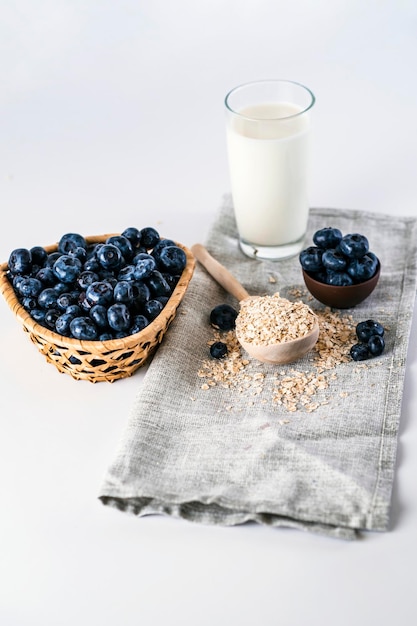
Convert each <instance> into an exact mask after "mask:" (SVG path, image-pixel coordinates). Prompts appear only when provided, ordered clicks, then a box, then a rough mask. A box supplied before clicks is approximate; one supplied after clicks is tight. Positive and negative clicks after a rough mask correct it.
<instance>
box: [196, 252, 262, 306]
mask: <svg viewBox="0 0 417 626" xmlns="http://www.w3.org/2000/svg"><path fill="white" fill-rule="evenodd" d="M191 252H192V253H193V255H194V256H195V258H196V259H197V261H199V262H200V263H201V265H203V266H204V267H205V268H206V270H207V271H208V273H209V274H210V275H211V276H212V277H213V278H214V280H215V281H217V282H218V283H219V285H221V286H222V287H223V288H224V289H226V291H227V292H228V293H230V294H231V295H232V296H234V297H235V298H236V299H237V300H238V301H239V302H240V301H241V300H244V299H245V298H249V297H250V296H249V294H248V292H247V291H246V289H245V288H244V287H243V285H241V284H240V282H239V281H238V280H237V279H236V278H235V277H234V276H233V275H232V274H231V273H230V272H229V270H227V269H226V268H225V267H224V266H223V265H222V264H221V263H219V262H218V261H216V259H215V258H213V257H212V256H211V254H210V253H209V252H208V251H207V250H206V248H205V247H204V246H203V245H201V243H196V244H194V245H193V246H191Z"/></svg>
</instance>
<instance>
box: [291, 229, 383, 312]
mask: <svg viewBox="0 0 417 626" xmlns="http://www.w3.org/2000/svg"><path fill="white" fill-rule="evenodd" d="M313 243H314V245H313V246H308V247H307V248H305V249H304V250H302V251H301V252H300V255H299V261H300V264H301V267H302V272H303V278H304V282H305V284H306V287H307V289H308V290H309V291H310V293H311V294H312V295H313V296H314V297H315V298H316V299H317V300H319V302H322V303H323V304H325V305H327V306H331V307H334V308H350V307H354V306H356V305H357V304H359V303H360V302H362V301H363V300H365V298H367V297H368V296H369V295H370V294H371V293H372V291H373V290H374V289H375V287H376V285H377V283H378V280H379V276H380V271H381V263H380V261H379V259H378V257H377V256H376V254H374V253H373V252H372V251H371V250H370V247H369V241H368V238H367V237H366V236H365V235H363V234H361V233H348V234H345V235H343V233H342V232H341V231H340V230H339V229H338V228H333V227H331V226H326V227H324V228H321V229H320V230H317V231H316V232H315V233H314V235H313Z"/></svg>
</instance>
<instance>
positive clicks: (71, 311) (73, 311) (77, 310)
mask: <svg viewBox="0 0 417 626" xmlns="http://www.w3.org/2000/svg"><path fill="white" fill-rule="evenodd" d="M65 313H68V315H72V317H80V315H81V314H82V311H81V307H80V306H78V304H70V305H69V307H68V308H67V309H66V310H65Z"/></svg>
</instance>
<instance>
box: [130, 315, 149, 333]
mask: <svg viewBox="0 0 417 626" xmlns="http://www.w3.org/2000/svg"><path fill="white" fill-rule="evenodd" d="M147 326H149V320H148V318H147V317H145V316H144V315H135V316H134V317H133V320H132V326H131V327H130V333H131V334H132V335H134V334H136V333H140V331H141V330H143V329H144V328H146V327H147Z"/></svg>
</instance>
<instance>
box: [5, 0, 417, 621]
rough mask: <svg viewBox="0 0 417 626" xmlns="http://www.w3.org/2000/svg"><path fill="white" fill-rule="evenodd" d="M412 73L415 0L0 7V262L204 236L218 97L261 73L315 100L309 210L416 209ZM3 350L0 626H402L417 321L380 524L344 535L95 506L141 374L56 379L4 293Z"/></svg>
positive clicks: (411, 583)
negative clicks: (22, 252)
mask: <svg viewBox="0 0 417 626" xmlns="http://www.w3.org/2000/svg"><path fill="white" fill-rule="evenodd" d="M416 61H417V5H416V3H415V2H413V1H412V0H385V1H384V0H350V1H349V2H345V1H342V0H333V1H332V2H330V0H327V1H326V0H316V2H313V1H310V2H309V1H307V0H304V1H302V2H297V1H292V0H289V1H287V0H275V1H272V0H270V1H268V0H246V1H245V0H239V1H238V0H221V1H220V0H199V1H198V2H195V1H193V0H176V2H169V1H168V0H165V1H164V0H148V1H145V0H142V1H141V0H136V1H135V0H120V1H113V2H112V1H111V0H101V1H99V0H85V1H84V0H83V1H81V0H37V2H34V1H33V0H15V1H14V2H8V1H7V0H6V1H5V2H4V1H3V2H1V4H0V79H1V80H0V84H1V88H0V206H1V219H2V227H1V229H0V258H1V261H6V260H7V258H8V255H9V253H10V251H11V250H12V249H13V248H15V247H20V246H26V247H31V246H33V245H46V244H49V243H53V242H54V241H56V240H57V238H59V236H60V235H61V234H63V233H64V232H66V231H76V232H82V233H83V234H96V233H104V232H111V231H119V230H120V229H124V228H125V227H127V226H133V225H134V226H137V227H139V228H142V227H144V226H145V225H153V226H157V227H158V228H159V230H160V231H161V232H162V233H163V235H164V236H168V237H170V238H174V239H177V240H179V241H181V242H183V243H184V244H186V245H191V244H192V243H194V242H196V241H201V240H204V237H205V234H206V232H207V228H208V226H209V225H210V223H211V222H212V220H213V218H214V215H215V213H216V211H217V207H218V206H219V204H220V202H221V199H222V196H223V194H224V193H225V192H228V191H229V179H228V171H227V161H226V149H225V137H224V111H223V98H224V96H225V94H226V92H227V91H228V90H229V89H230V88H231V87H233V86H235V85H237V84H239V83H242V82H246V81H250V80H256V79H260V78H274V77H277V78H290V79H293V80H297V81H299V82H302V83H305V84H306V85H308V86H309V87H310V88H311V89H312V90H313V91H314V92H315V94H316V97H317V104H316V107H315V112H314V127H315V135H314V139H315V143H314V168H313V184H312V192H311V205H312V206H322V207H339V208H353V209H358V210H369V211H375V212H381V213H388V214H391V215H408V216H414V215H416V213H417V206H416V200H417V193H416V192H417V176H416V162H417V115H416V111H417V81H416ZM6 224H7V226H6ZM0 346H1V348H0V350H1V353H0V380H1V394H0V428H1V431H0V477H1V478H0V489H1V505H0V507H1V509H0V624H2V626H38V625H39V626H75V625H77V626H87V625H88V626H90V625H95V624H100V626H110V625H119V624H120V625H123V626H131V625H136V624H146V625H156V626H159V625H161V626H162V625H164V624H174V625H177V624H183V625H191V624H192V625H196V624H197V625H199V626H206V625H214V624H216V625H221V626H223V625H231V626H234V625H235V624H236V625H245V626H246V625H252V624H268V625H275V624H283V625H284V626H293V625H294V626H304V625H310V624H320V625H323V626H327V625H329V626H330V625H332V626H333V625H337V626H345V625H346V626H347V625H351V624H355V625H356V626H362V625H369V624H383V625H387V626H388V625H390V624H392V623H396V624H401V626H408V625H409V624H414V623H416V622H415V618H416V616H417V609H416V605H415V580H416V565H415V564H416V559H417V486H416V485H417V478H416V477H417V421H416V415H417V395H416V388H417V323H416V321H414V324H413V329H412V334H411V343H410V349H409V358H408V365H407V373H406V381H405V390H404V397H403V409H402V416H401V427H400V435H399V448H398V464H397V471H396V478H395V485H394V494H393V507H392V529H391V530H390V531H389V532H387V533H382V534H377V533H370V534H366V535H365V536H364V537H363V539H362V540H360V541H357V542H345V541H341V540H334V539H327V538H323V537H318V536H315V535H312V534H308V533H303V532H300V531H295V530H273V529H271V528H263V527H260V526H257V525H254V524H251V525H244V526H240V527H234V528H219V527H207V526H203V525H197V524H192V523H190V522H186V521H179V520H174V519H171V518H165V517H147V518H141V519H137V518H135V517H134V516H130V515H127V514H123V513H120V512H118V511H116V510H113V509H110V508H108V507H103V506H102V504H101V503H100V502H99V501H98V499H97V495H98V491H99V487H100V484H101V480H102V477H103V475H104V472H105V470H106V468H107V466H108V464H109V462H110V460H111V459H112V457H113V453H114V451H115V448H116V445H117V442H118V440H119V437H120V436H121V433H122V432H123V429H124V427H125V425H126V421H127V418H128V414H129V410H130V407H131V404H132V401H133V398H134V397H135V395H136V393H137V391H138V389H139V387H140V385H141V381H142V379H143V375H144V372H143V371H140V372H138V373H137V374H135V375H134V376H133V377H132V378H130V379H127V380H123V381H119V382H117V383H115V384H113V385H110V384H107V383H102V384H99V385H92V384H90V383H88V382H83V381H80V382H76V381H73V380H72V379H71V378H70V377H69V376H67V375H60V374H59V373H58V372H57V371H56V370H55V368H53V366H52V365H49V364H47V363H46V361H45V360H44V359H43V357H42V356H41V355H40V354H38V352H37V350H36V348H35V347H34V346H32V344H31V343H30V341H29V340H28V338H27V337H26V336H25V335H24V334H23V332H22V329H21V327H20V325H19V324H18V323H17V320H16V319H15V318H14V317H13V315H12V313H11V312H10V310H9V308H8V307H7V305H6V304H5V302H4V301H3V303H1V302H0Z"/></svg>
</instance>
